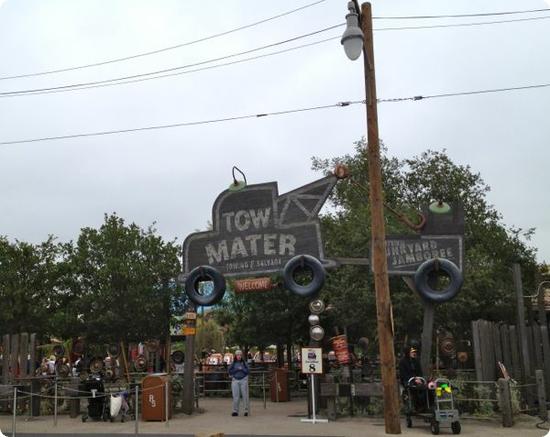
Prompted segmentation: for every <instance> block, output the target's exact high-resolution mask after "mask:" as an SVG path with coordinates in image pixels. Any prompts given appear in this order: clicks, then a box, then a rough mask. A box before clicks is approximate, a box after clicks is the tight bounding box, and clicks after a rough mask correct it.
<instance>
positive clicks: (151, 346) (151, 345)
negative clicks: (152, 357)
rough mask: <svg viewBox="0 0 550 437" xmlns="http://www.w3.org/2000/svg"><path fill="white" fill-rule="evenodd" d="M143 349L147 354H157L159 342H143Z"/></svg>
mask: <svg viewBox="0 0 550 437" xmlns="http://www.w3.org/2000/svg"><path fill="white" fill-rule="evenodd" d="M145 348H146V349H147V352H149V353H154V352H157V351H158V350H159V348H160V341H158V340H148V341H146V342H145Z"/></svg>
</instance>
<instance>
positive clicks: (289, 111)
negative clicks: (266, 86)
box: [0, 100, 365, 146]
mask: <svg viewBox="0 0 550 437" xmlns="http://www.w3.org/2000/svg"><path fill="white" fill-rule="evenodd" d="M364 103H365V101H364V100H355V101H346V102H338V103H333V104H331V105H321V106H311V107H306V108H298V109H287V110H284V111H275V112H265V113H258V114H248V115H239V116H234V117H225V118H215V119H211V120H202V121H190V122H183V123H173V124H163V125H156V126H145V127H138V128H131V129H119V130H111V131H102V132H89V133H81V134H72V135H59V136H54V137H42V138H32V139H26V140H15V141H3V142H0V145H2V146H6V145H9V144H22V143H36V142H39V141H54V140H65V139H70V138H82V137H94V136H101V135H114V134H122V133H129V132H141V131H149V130H158V129H168V128H174V127H184V126H199V125H203V124H213V123H223V122H227V121H236V120H245V119H248V118H264V117H270V116H276V115H286V114H295V113H299V112H307V111H315V110H319V109H329V108H343V107H347V106H350V105H357V104H364Z"/></svg>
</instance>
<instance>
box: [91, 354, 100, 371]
mask: <svg viewBox="0 0 550 437" xmlns="http://www.w3.org/2000/svg"><path fill="white" fill-rule="evenodd" d="M102 370H103V358H101V357H95V358H92V359H91V360H90V372H91V373H99V372H101V371H102Z"/></svg>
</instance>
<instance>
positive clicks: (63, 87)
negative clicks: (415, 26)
mask: <svg viewBox="0 0 550 437" xmlns="http://www.w3.org/2000/svg"><path fill="white" fill-rule="evenodd" d="M344 24H345V23H339V24H335V25H333V26H328V27H325V28H323V29H319V30H315V31H313V32H309V33H305V34H301V35H298V36H295V37H292V38H288V39H285V40H281V41H277V42H274V43H271V44H266V45H263V46H260V47H256V48H253V49H249V50H244V51H242V52H237V53H232V54H230V55H225V56H220V57H217V58H212V59H207V60H204V61H199V62H194V63H191V64H186V65H182V66H179V67H171V68H165V69H162V70H157V71H152V72H148V73H139V74H133V75H130V76H123V77H118V78H113V79H105V80H98V81H92V82H82V83H75V84H69V85H61V86H56V87H46V88H35V89H27V90H15V91H5V92H0V97H2V96H8V95H9V96H16V95H23V94H33V93H39V92H43V91H53V90H73V89H78V88H82V87H87V86H91V85H100V84H106V83H112V82H120V81H123V80H128V79H137V78H143V77H147V76H153V75H159V74H162V73H168V72H172V71H177V70H183V69H186V68H190V67H196V66H199V65H204V64H210V63H212V62H218V61H223V60H225V59H230V58H235V57H237V56H243V55H246V54H249V53H253V52H257V51H260V50H265V49H268V48H271V47H276V46H280V45H283V44H288V43H289V42H293V41H297V40H300V39H303V38H307V37H310V36H313V35H318V34H320V33H323V32H327V31H329V30H333V29H336V28H338V27H342V26H344Z"/></svg>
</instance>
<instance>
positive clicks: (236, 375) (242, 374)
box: [229, 350, 250, 416]
mask: <svg viewBox="0 0 550 437" xmlns="http://www.w3.org/2000/svg"><path fill="white" fill-rule="evenodd" d="M229 376H231V392H232V393H233V413H232V414H231V415H232V416H238V415H239V404H240V401H241V396H242V398H243V404H244V415H245V416H248V410H249V407H250V404H249V400H248V366H247V364H246V361H244V360H243V353H242V351H240V350H238V351H236V352H235V359H234V360H233V362H232V363H231V366H229Z"/></svg>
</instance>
